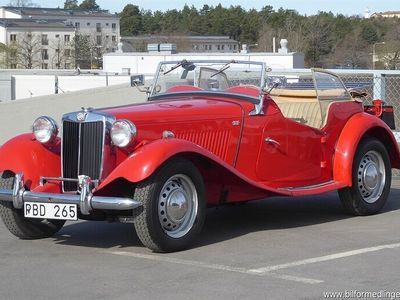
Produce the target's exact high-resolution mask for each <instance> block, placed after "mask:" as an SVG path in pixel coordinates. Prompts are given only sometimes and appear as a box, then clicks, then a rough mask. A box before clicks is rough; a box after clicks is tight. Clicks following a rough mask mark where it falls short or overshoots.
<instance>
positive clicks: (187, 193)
mask: <svg viewBox="0 0 400 300" xmlns="http://www.w3.org/2000/svg"><path fill="white" fill-rule="evenodd" d="M197 208H198V198H197V191H196V187H195V185H194V184H193V182H192V180H191V179H190V178H189V177H188V176H186V175H183V174H177V175H174V176H172V177H171V178H169V179H168V180H167V181H166V182H165V184H164V186H163V188H162V189H161V192H160V196H159V201H158V218H159V221H160V224H161V227H162V229H163V230H164V232H165V233H166V234H167V235H168V236H170V237H172V238H180V237H182V236H184V235H185V234H187V233H188V232H189V230H190V229H191V228H192V227H193V224H194V222H195V220H196V216H197Z"/></svg>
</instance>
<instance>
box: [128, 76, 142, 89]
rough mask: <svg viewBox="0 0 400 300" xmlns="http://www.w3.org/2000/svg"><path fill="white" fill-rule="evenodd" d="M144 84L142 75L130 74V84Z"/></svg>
mask: <svg viewBox="0 0 400 300" xmlns="http://www.w3.org/2000/svg"><path fill="white" fill-rule="evenodd" d="M140 85H144V75H132V76H131V86H136V87H137V86H140Z"/></svg>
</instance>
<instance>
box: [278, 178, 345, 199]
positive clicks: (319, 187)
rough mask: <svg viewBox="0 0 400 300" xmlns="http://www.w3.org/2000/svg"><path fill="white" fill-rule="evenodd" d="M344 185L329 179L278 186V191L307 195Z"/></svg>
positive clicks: (328, 190) (293, 194) (294, 194)
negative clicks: (309, 183)
mask: <svg viewBox="0 0 400 300" xmlns="http://www.w3.org/2000/svg"><path fill="white" fill-rule="evenodd" d="M345 186H346V185H345V184H343V183H341V182H337V181H333V180H331V181H327V182H323V183H319V184H316V185H309V186H302V187H285V188H278V191H282V192H288V193H290V194H291V195H292V196H309V195H316V194H321V193H326V192H330V191H334V190H337V189H340V188H343V187H345Z"/></svg>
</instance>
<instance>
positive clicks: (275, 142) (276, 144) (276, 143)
mask: <svg viewBox="0 0 400 300" xmlns="http://www.w3.org/2000/svg"><path fill="white" fill-rule="evenodd" d="M264 141H265V142H266V143H268V144H272V145H275V146H277V147H279V146H280V145H281V144H280V143H279V142H278V141H275V140H274V139H271V138H270V137H267V138H266V139H265V140H264Z"/></svg>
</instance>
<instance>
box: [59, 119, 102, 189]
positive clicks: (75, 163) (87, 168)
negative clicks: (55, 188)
mask: <svg viewBox="0 0 400 300" xmlns="http://www.w3.org/2000/svg"><path fill="white" fill-rule="evenodd" d="M103 148H104V122H103V121H97V122H82V123H79V122H72V121H64V122H63V137H62V151H63V152H62V169H63V177H64V178H78V176H79V175H86V176H89V177H90V178H91V179H93V180H96V179H100V176H101V171H102V162H103ZM63 184H64V185H63V188H64V191H66V192H69V191H77V190H78V184H77V183H76V182H64V183H63Z"/></svg>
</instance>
